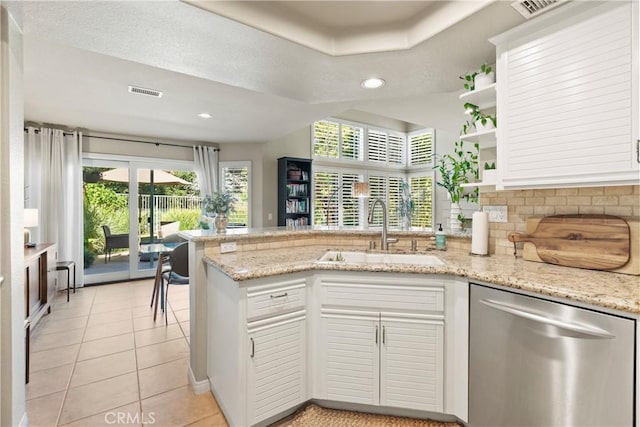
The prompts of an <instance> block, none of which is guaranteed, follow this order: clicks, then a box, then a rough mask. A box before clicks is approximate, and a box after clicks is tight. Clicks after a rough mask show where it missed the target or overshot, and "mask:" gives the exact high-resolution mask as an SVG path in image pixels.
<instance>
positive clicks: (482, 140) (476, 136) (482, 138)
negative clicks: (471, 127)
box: [460, 129, 497, 148]
mask: <svg viewBox="0 0 640 427" xmlns="http://www.w3.org/2000/svg"><path fill="white" fill-rule="evenodd" d="M496 130H497V129H490V130H486V131H482V132H474V133H468V134H466V135H460V139H461V140H463V141H469V142H477V143H478V144H480V148H489V147H495V146H496Z"/></svg>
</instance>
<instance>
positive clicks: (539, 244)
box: [507, 215, 634, 274]
mask: <svg viewBox="0 0 640 427" xmlns="http://www.w3.org/2000/svg"><path fill="white" fill-rule="evenodd" d="M507 238H508V239H509V241H511V242H526V243H527V244H525V255H524V258H525V259H531V260H533V261H541V262H547V263H550V264H557V265H563V266H567V267H579V268H588V269H593V270H618V269H620V268H622V267H624V266H625V265H627V264H628V263H629V259H630V254H631V236H630V228H629V225H628V224H627V221H625V220H624V219H622V218H620V217H616V216H611V215H554V216H547V217H542V218H529V219H528V220H527V234H523V233H509V235H508V236H507ZM529 244H530V245H529ZM527 246H529V248H527ZM532 248H533V252H534V255H535V257H534V256H531V252H532ZM527 249H528V250H527ZM536 258H537V259H536ZM631 274H634V273H631Z"/></svg>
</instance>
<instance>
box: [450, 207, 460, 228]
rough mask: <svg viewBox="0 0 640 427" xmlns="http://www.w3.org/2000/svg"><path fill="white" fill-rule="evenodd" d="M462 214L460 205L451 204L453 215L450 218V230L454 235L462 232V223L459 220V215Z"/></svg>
mask: <svg viewBox="0 0 640 427" xmlns="http://www.w3.org/2000/svg"><path fill="white" fill-rule="evenodd" d="M461 212H462V209H460V204H459V203H451V215H450V217H449V228H450V229H451V232H452V233H457V232H459V231H461V230H462V223H461V222H460V220H459V219H458V215H459V214H460V213H461Z"/></svg>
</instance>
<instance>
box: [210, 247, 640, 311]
mask: <svg viewBox="0 0 640 427" xmlns="http://www.w3.org/2000/svg"><path fill="white" fill-rule="evenodd" d="M327 250H328V249H327V248H320V247H313V248H305V249H301V250H300V251H299V252H298V253H296V254H292V253H291V252H290V251H288V252H287V251H286V250H282V251H278V250H272V251H268V252H266V253H263V252H258V251H251V252H245V253H242V252H239V253H232V254H223V255H216V256H214V257H209V256H205V257H204V261H205V262H206V263H208V264H210V265H212V266H214V267H215V268H217V269H219V270H221V271H222V272H223V273H224V274H226V275H227V276H229V277H230V278H231V279H232V280H234V281H236V282H244V281H247V280H254V279H260V278H264V277H270V276H277V275H282V274H291V273H299V272H311V271H350V272H358V271H360V272H384V273H410V274H442V275H453V276H457V277H464V278H468V279H471V280H477V281H481V282H487V283H492V284H495V285H500V286H505V287H509V288H514V289H520V290H524V291H529V292H534V293H537V294H542V295H548V296H553V297H560V298H566V299H569V300H573V301H577V302H582V303H586V304H591V305H595V306H599V307H606V308H610V309H614V310H619V311H624V312H627V313H633V314H640V279H639V278H638V277H637V276H629V275H625V274H618V273H610V272H602V271H593V270H584V269H579V268H571V267H562V266H556V265H550V264H544V263H537V262H531V261H525V260H522V259H521V258H518V259H515V258H514V257H511V256H505V255H492V256H489V257H472V256H470V255H469V254H468V253H464V252H463V251H446V252H439V251H434V252H430V253H429V254H431V255H436V256H438V257H439V258H441V259H442V260H443V261H444V262H445V265H443V266H419V265H413V264H349V263H317V262H316V260H317V259H318V257H319V256H321V255H322V254H323V253H324V252H325V251H327ZM246 266H251V267H246ZM587 279H589V281H588V284H585V285H583V283H587Z"/></svg>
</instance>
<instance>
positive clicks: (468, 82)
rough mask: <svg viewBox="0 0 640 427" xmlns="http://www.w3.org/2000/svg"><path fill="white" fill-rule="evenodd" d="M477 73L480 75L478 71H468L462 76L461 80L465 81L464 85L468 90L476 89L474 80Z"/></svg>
mask: <svg viewBox="0 0 640 427" xmlns="http://www.w3.org/2000/svg"><path fill="white" fill-rule="evenodd" d="M477 75H478V72H477V71H474V72H472V73H467V74H465V75H464V76H460V80H462V81H463V82H464V84H463V85H462V86H464V88H465V89H466V90H474V89H475V81H474V80H475V77H476V76H477Z"/></svg>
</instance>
